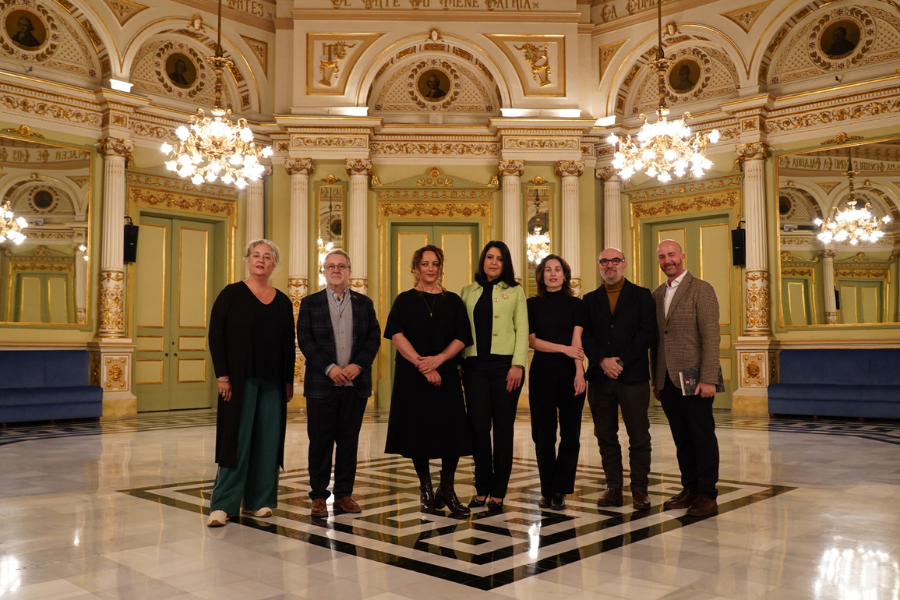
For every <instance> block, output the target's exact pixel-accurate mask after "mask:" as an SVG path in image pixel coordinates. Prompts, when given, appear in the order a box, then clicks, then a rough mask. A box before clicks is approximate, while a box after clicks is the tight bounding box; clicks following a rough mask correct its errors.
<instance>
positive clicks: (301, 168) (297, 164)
mask: <svg viewBox="0 0 900 600" xmlns="http://www.w3.org/2000/svg"><path fill="white" fill-rule="evenodd" d="M315 169H316V166H315V164H313V159H311V158H286V159H284V170H285V171H287V173H288V175H312V172H313V171H314V170H315Z"/></svg>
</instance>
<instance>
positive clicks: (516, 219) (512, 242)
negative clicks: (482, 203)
mask: <svg viewBox="0 0 900 600" xmlns="http://www.w3.org/2000/svg"><path fill="white" fill-rule="evenodd" d="M498 168H499V170H500V178H501V179H502V181H503V227H502V232H503V242H504V243H505V244H506V245H507V246H509V252H510V254H512V263H513V271H515V273H516V274H517V275H518V277H516V280H517V281H522V280H523V278H524V277H526V275H525V273H526V271H525V270H524V263H523V262H522V257H523V255H524V253H525V251H524V249H525V240H524V235H525V222H524V220H523V218H524V217H523V215H522V192H521V178H522V175H523V174H524V173H525V161H524V160H501V161H500V163H499V164H498Z"/></svg>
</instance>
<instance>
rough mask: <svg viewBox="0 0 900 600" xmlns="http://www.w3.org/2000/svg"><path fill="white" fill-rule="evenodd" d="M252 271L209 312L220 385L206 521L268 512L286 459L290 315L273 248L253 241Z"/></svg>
mask: <svg viewBox="0 0 900 600" xmlns="http://www.w3.org/2000/svg"><path fill="white" fill-rule="evenodd" d="M244 260H245V261H246V262H247V267H248V270H249V271H250V275H249V276H248V277H247V279H245V280H244V281H239V282H237V283H232V284H230V285H228V286H226V287H225V289H223V290H222V292H221V293H220V294H219V296H218V297H217V298H216V301H215V303H214V304H213V308H212V314H211V315H210V318H209V352H210V354H211V355H212V361H213V367H214V368H215V371H216V379H217V380H218V386H219V405H218V413H217V416H216V462H217V463H219V470H218V472H217V474H216V483H215V487H214V488H213V492H212V497H211V498H210V507H209V510H210V513H209V519H208V520H207V523H206V524H207V525H208V526H210V527H221V526H222V525H225V523H226V522H227V521H228V516H229V515H236V514H238V512H240V511H241V507H242V506H243V512H245V513H249V514H252V515H254V516H256V517H270V516H272V508H273V507H275V506H276V505H277V504H278V468H279V466H284V434H285V428H286V426H287V403H288V402H289V401H290V400H291V397H292V396H293V394H294V383H293V382H294V361H295V354H294V316H293V310H292V306H291V301H290V299H289V298H288V297H287V296H286V295H285V294H284V293H283V292H280V291H278V290H277V289H275V288H274V287H272V286H271V285H269V277H270V276H271V275H272V271H273V270H274V269H275V267H276V266H277V265H278V262H279V253H278V248H276V247H275V244H273V243H272V242H270V241H269V240H254V241H252V242H250V244H249V245H248V246H247V251H246V252H245V253H244Z"/></svg>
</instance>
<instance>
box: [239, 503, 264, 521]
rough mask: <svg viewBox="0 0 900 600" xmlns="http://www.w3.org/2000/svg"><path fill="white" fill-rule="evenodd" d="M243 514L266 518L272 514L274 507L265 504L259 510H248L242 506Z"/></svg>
mask: <svg viewBox="0 0 900 600" xmlns="http://www.w3.org/2000/svg"><path fill="white" fill-rule="evenodd" d="M241 514H245V515H253V516H254V517H261V518H266V517H271V516H272V509H271V508H269V507H267V506H263V507H262V508H260V509H259V510H247V509H246V508H242V509H241Z"/></svg>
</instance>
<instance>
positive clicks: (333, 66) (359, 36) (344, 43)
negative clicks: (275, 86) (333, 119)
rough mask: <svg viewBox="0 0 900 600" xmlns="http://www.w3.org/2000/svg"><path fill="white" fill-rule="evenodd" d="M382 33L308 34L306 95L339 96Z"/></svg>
mask: <svg viewBox="0 0 900 600" xmlns="http://www.w3.org/2000/svg"><path fill="white" fill-rule="evenodd" d="M382 35H384V34H383V33H307V34H306V93H307V95H310V96H317V95H340V94H344V93H345V92H346V89H347V82H348V81H349V79H350V73H351V72H352V71H353V68H354V67H355V66H356V63H357V61H358V60H359V59H360V57H361V56H362V55H363V53H364V52H365V51H366V49H367V48H369V46H371V45H372V44H373V43H374V42H375V40H377V39H378V38H380V37H381V36H382Z"/></svg>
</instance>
